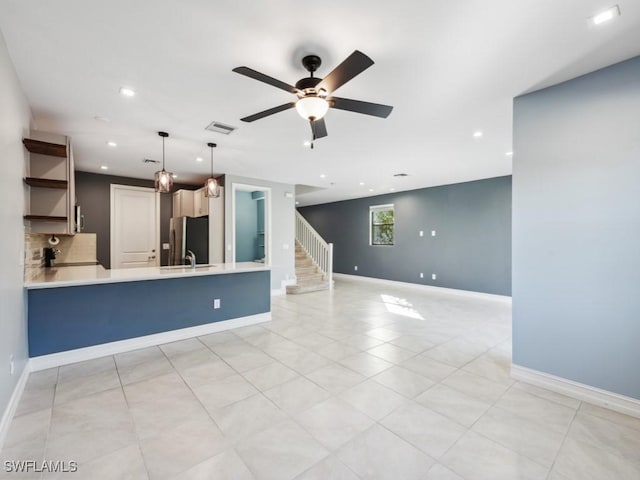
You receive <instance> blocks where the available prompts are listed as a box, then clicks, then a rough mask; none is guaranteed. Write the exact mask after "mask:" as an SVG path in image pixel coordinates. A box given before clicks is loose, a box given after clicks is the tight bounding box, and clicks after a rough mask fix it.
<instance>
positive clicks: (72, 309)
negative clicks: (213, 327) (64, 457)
mask: <svg viewBox="0 0 640 480" xmlns="http://www.w3.org/2000/svg"><path fill="white" fill-rule="evenodd" d="M214 298H219V299H220V304H221V308H220V309H216V310H214V309H213V300H214ZM28 302H29V305H28V315H29V323H28V325H29V328H28V329H29V356H31V357H37V356H40V355H46V354H50V353H57V352H63V351H66V350H72V349H76V348H82V347H89V346H92V345H100V344H103V343H108V342H114V341H118V340H125V339H129V338H135V337H140V336H144V335H151V334H154V333H160V332H166V331H170V330H178V329H181V328H187V327H194V326H196V325H203V324H206V323H214V322H220V321H222V320H229V319H233V318H239V317H244V316H248V315H255V314H259V313H265V312H269V311H270V309H271V287H270V272H269V271H268V270H267V271H259V272H245V273H233V274H222V275H206V276H196V277H183V278H172V279H169V278H168V279H162V280H149V281H141V282H123V283H106V284H99V285H84V286H77V287H59V288H46V289H34V290H29V292H28Z"/></svg>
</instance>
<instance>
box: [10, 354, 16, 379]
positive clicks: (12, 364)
mask: <svg viewBox="0 0 640 480" xmlns="http://www.w3.org/2000/svg"><path fill="white" fill-rule="evenodd" d="M14 373H16V365H15V362H14V361H13V355H9V375H13V374H14Z"/></svg>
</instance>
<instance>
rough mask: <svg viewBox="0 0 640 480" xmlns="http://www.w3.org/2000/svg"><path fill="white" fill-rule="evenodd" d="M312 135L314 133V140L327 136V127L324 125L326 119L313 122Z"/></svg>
mask: <svg viewBox="0 0 640 480" xmlns="http://www.w3.org/2000/svg"><path fill="white" fill-rule="evenodd" d="M311 133H313V139H314V140H317V139H318V138H322V137H326V136H327V125H326V124H325V123H324V118H320V119H319V120H314V121H313V122H311Z"/></svg>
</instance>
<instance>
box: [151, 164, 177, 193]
mask: <svg viewBox="0 0 640 480" xmlns="http://www.w3.org/2000/svg"><path fill="white" fill-rule="evenodd" d="M171 187H173V174H172V173H171V172H167V171H166V170H164V169H162V170H160V171H159V172H156V177H155V190H156V192H160V193H169V192H170V191H171Z"/></svg>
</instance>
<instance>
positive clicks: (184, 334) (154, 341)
mask: <svg viewBox="0 0 640 480" xmlns="http://www.w3.org/2000/svg"><path fill="white" fill-rule="evenodd" d="M270 320H271V312H266V313H258V314H256V315H249V316H246V317H239V318H233V319H231V320H224V321H221V322H214V323H207V324H205V325H198V326H195V327H188V328H181V329H180V330H171V331H169V332H162V333H156V334H153V335H145V336H144V337H137V338H130V339H127V340H120V341H117V342H110V343H104V344H102V345H94V346H91V347H85V348H78V349H75V350H69V351H66V352H60V353H52V354H50V355H42V356H40V357H33V358H31V359H29V364H30V367H31V371H32V372H37V371H39V370H46V369H47V368H52V367H59V366H61V365H68V364H69V363H76V362H83V361H85V360H92V359H94V358H99V357H106V356H108V355H114V354H116V353H123V352H129V351H131V350H137V349H139V348H145V347H153V346H156V345H162V344H163V343H169V342H176V341H178V340H185V339H187V338H192V337H198V336H200V335H207V334H209V333H217V332H222V331H224V330H230V329H232V328H238V327H246V326H248V325H255V324H256V323H262V322H268V321H270Z"/></svg>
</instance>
